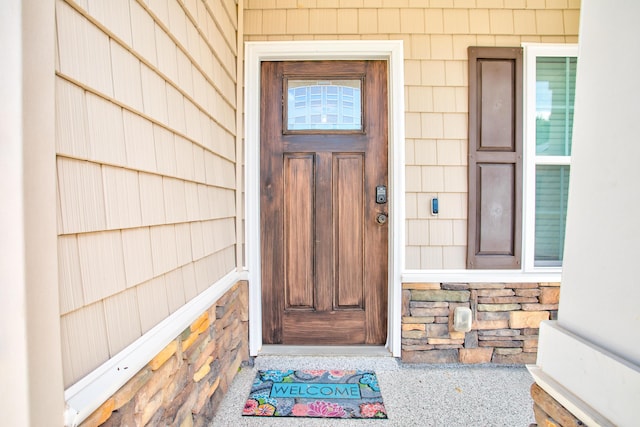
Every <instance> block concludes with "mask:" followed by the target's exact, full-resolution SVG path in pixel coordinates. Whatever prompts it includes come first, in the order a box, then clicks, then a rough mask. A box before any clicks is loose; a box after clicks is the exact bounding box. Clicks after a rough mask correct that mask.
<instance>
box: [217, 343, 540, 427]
mask: <svg viewBox="0 0 640 427" xmlns="http://www.w3.org/2000/svg"><path fill="white" fill-rule="evenodd" d="M258 369H371V370H375V371H376V374H377V375H378V380H379V383H380V389H381V391H382V397H383V399H384V403H385V407H386V409H387V413H388V416H389V419H387V420H342V419H340V420H326V419H310V418H300V419H298V418H273V419H270V418H262V417H243V416H242V409H243V407H244V402H245V400H246V398H247V396H248V394H249V390H250V388H251V384H252V382H253V378H254V377H255V375H256V371H257V370H258ZM532 383H533V379H532V377H531V375H530V374H529V372H528V371H527V369H526V368H525V367H524V366H495V365H491V366H489V365H482V366H477V365H476V366H474V365H408V364H403V363H401V362H398V361H397V360H396V359H394V358H391V357H368V356H351V357H331V356H321V357H311V356H282V355H278V356H259V357H257V358H256V359H255V364H254V366H253V367H243V368H242V370H241V371H240V372H239V373H238V375H237V376H236V378H235V380H234V381H233V383H232V385H231V387H230V389H229V391H228V393H227V395H226V396H225V398H224V400H223V401H222V403H221V405H220V407H219V408H218V411H217V413H216V415H215V417H214V418H213V420H212V422H211V424H210V425H211V426H224V427H227V426H229V427H240V426H256V427H270V426H279V427H283V426H338V427H349V426H365V425H366V426H368V425H370V426H379V427H383V426H387V427H390V426H402V427H408V426H421V427H423V426H424V427H427V426H447V427H450V426H464V427H469V426H478V427H480V426H482V427H486V426H509V427H528V426H529V425H530V424H531V423H534V422H535V420H534V417H533V409H532V405H533V401H532V400H531V397H530V394H529V389H530V387H531V384H532Z"/></svg>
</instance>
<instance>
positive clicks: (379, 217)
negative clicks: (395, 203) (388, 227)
mask: <svg viewBox="0 0 640 427" xmlns="http://www.w3.org/2000/svg"><path fill="white" fill-rule="evenodd" d="M387 219H389V215H387V214H386V213H379V214H378V215H377V216H376V222H377V223H378V224H380V225H383V224H386V223H387Z"/></svg>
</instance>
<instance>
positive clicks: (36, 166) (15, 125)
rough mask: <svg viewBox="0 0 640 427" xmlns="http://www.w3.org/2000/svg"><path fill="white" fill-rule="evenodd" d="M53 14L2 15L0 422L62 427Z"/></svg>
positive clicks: (34, 5)
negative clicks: (0, 417)
mask: <svg viewBox="0 0 640 427" xmlns="http://www.w3.org/2000/svg"><path fill="white" fill-rule="evenodd" d="M54 6H55V2H52V1H46V2H42V1H39V0H6V1H4V2H3V4H2V13H0V52H2V65H1V66H0V197H1V200H0V395H1V396H2V399H0V413H2V424H4V425H11V426H45V425H50V426H56V425H62V414H63V409H64V400H63V381H62V362H61V348H60V326H59V325H60V318H59V307H58V273H57V249H56V201H55V197H56V191H55V116H54V70H55V65H54V64H55V62H54V47H55V44H54Z"/></svg>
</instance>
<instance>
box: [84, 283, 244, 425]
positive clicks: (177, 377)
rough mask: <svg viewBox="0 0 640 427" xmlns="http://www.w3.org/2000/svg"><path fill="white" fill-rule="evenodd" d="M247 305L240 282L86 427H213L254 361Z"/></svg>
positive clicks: (92, 415)
mask: <svg viewBox="0 0 640 427" xmlns="http://www.w3.org/2000/svg"><path fill="white" fill-rule="evenodd" d="M248 301H249V300H248V284H247V282H245V281H242V282H238V283H237V284H235V285H234V286H233V287H232V288H231V289H230V290H229V291H228V292H227V293H225V294H224V296H223V297H222V298H220V299H219V300H218V301H217V303H216V304H214V305H213V306H211V307H210V308H209V309H208V310H207V311H205V312H204V313H203V314H202V315H201V316H200V317H199V318H198V319H197V320H196V321H195V322H193V323H192V324H191V325H190V326H189V327H188V328H186V329H185V330H184V332H182V334H180V336H178V337H176V339H175V340H173V341H171V342H170V343H169V344H168V345H167V346H166V347H165V348H164V349H163V350H162V351H161V352H160V353H158V355H156V356H155V357H154V358H153V360H151V361H150V362H149V364H148V365H147V366H145V367H144V368H143V369H142V370H141V371H140V372H138V373H137V374H136V375H135V376H134V377H133V378H132V379H131V380H129V382H127V384H125V385H124V386H123V387H122V388H120V390H118V391H117V392H116V393H115V394H114V395H113V396H112V397H111V398H109V400H107V401H106V402H105V403H104V404H103V405H102V406H101V407H100V408H98V409H97V410H96V411H95V412H94V413H93V414H91V415H90V416H89V417H88V418H87V419H86V420H85V421H84V422H83V423H82V424H81V427H93V426H104V427H107V426H109V427H115V426H130V427H133V426H145V425H146V426H176V427H178V426H179V427H192V426H205V425H208V424H209V423H210V422H211V418H212V416H213V414H214V412H215V410H216V408H217V407H218V405H219V403H220V401H221V400H222V397H223V396H224V394H225V393H226V392H227V390H228V388H229V386H230V385H231V381H232V380H233V378H234V377H235V375H236V373H237V372H238V369H239V368H240V365H241V364H242V362H244V361H247V360H248V359H249V347H248V345H249V341H248V338H249V335H248V320H249V319H248V307H249V302H248Z"/></svg>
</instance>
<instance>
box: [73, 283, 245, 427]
mask: <svg viewBox="0 0 640 427" xmlns="http://www.w3.org/2000/svg"><path fill="white" fill-rule="evenodd" d="M240 280H247V274H246V272H238V271H232V272H230V273H228V274H227V275H226V276H224V277H223V278H221V279H220V280H218V281H217V282H215V283H213V284H212V285H211V286H210V287H209V288H208V289H207V290H206V291H204V292H202V293H201V294H200V295H198V296H196V297H195V298H193V299H192V300H191V301H189V302H187V303H186V304H185V305H184V306H182V307H181V308H179V309H178V310H177V311H175V312H174V313H173V314H171V315H170V316H169V317H167V318H166V319H164V320H163V321H162V322H160V323H158V324H157V325H156V326H154V327H153V328H152V329H150V330H149V331H148V332H147V333H145V334H144V335H143V336H141V337H140V338H138V339H137V340H136V341H134V342H133V343H131V344H130V345H129V346H127V347H126V348H124V349H123V350H122V351H120V352H119V353H118V354H116V355H114V356H113V357H112V358H111V359H109V360H108V361H106V362H105V363H103V364H102V365H100V366H99V367H98V368H96V369H95V370H94V371H92V372H91V373H89V374H88V375H87V376H85V377H83V378H82V379H81V380H79V381H78V382H77V383H75V384H73V385H72V386H71V387H69V388H68V389H66V390H65V392H64V399H65V412H64V425H65V427H76V426H78V425H79V424H80V423H81V422H82V421H84V420H85V419H86V418H87V417H88V416H89V415H91V414H92V413H93V411H95V410H96V409H98V408H99V407H100V405H102V404H103V403H104V402H106V401H107V399H109V397H111V396H112V395H113V394H114V393H115V392H116V391H118V389H120V387H122V386H123V385H125V384H126V383H127V381H129V380H130V379H131V378H133V376H134V375H135V374H137V373H138V372H139V371H140V370H141V369H142V368H144V367H145V366H146V365H147V363H149V361H151V360H152V359H153V358H154V357H155V356H156V355H157V354H158V353H159V352H160V351H161V350H162V349H163V348H164V347H166V346H167V345H168V344H169V343H170V342H171V341H173V340H174V339H176V337H177V336H178V335H180V333H182V331H184V330H185V328H187V327H188V326H189V325H190V324H192V323H193V322H194V321H195V320H196V319H197V318H198V317H199V316H200V315H202V313H204V312H205V311H206V310H207V309H208V308H209V307H211V306H212V305H213V304H214V303H215V302H216V301H218V300H219V299H220V298H221V297H222V296H223V295H224V294H225V293H226V292H227V291H228V290H229V289H231V287H232V286H233V285H235V284H236V283H237V282H238V281H240Z"/></svg>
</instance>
